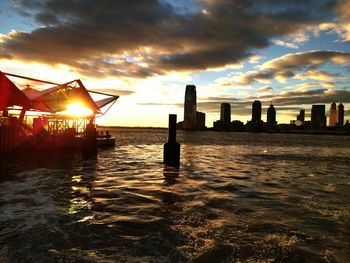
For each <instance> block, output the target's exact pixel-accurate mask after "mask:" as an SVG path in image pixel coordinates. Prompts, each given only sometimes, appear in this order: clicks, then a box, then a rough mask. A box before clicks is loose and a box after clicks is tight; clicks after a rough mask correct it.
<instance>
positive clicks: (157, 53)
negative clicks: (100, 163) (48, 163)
mask: <svg viewBox="0 0 350 263" xmlns="http://www.w3.org/2000/svg"><path fill="white" fill-rule="evenodd" d="M349 6H350V3H349V1H348V0H346V1H345V0H339V1H335V0H334V1H331V0H323V1H305V2H300V1H289V2H288V3H285V2H278V1H255V2H254V1H239V0H237V1H220V0H216V1H205V0H198V1H182V0H181V1H174V0H160V1H156V0H152V1H138V2H137V3H124V2H123V3H120V2H119V1H114V2H113V1H111V2H104V1H102V2H100V1H91V0H87V1H74V2H73V1H67V2H65V4H63V2H62V1H59V0H43V1H36V0H31V1H23V0H17V1H10V0H7V1H1V3H0V21H1V24H0V71H4V72H10V73H14V74H19V75H25V76H32V77H34V78H39V79H47V80H49V81H52V82H56V83H65V82H68V81H71V80H74V79H82V81H83V82H84V83H85V84H86V86H87V88H88V89H90V90H99V91H107V93H111V92H112V93H115V94H117V95H120V99H119V101H118V102H117V103H116V104H115V105H114V106H113V107H112V109H111V111H110V113H111V114H110V115H108V116H104V117H103V118H101V119H99V120H97V122H98V123H99V124H101V125H116V126H156V127H166V126H167V114H169V113H175V114H177V115H178V120H182V119H183V117H184V116H183V115H184V112H183V93H184V87H185V86H186V85H187V84H193V85H196V87H197V109H198V110H199V111H201V112H205V113H206V125H207V126H211V125H212V123H213V121H215V120H218V119H219V118H220V105H221V103H223V102H229V103H230V105H231V111H232V114H233V115H234V116H235V118H232V119H235V120H236V119H237V120H240V121H242V122H246V121H248V120H250V119H251V115H250V111H251V102H252V101H254V100H260V101H261V103H262V105H263V107H262V115H263V116H266V111H267V108H268V106H269V105H270V103H271V102H272V103H273V105H274V106H275V107H276V109H278V112H277V120H276V121H277V122H278V123H288V122H289V120H291V119H295V116H296V115H297V114H298V113H299V110H300V108H303V109H305V110H306V116H305V118H306V119H309V118H310V111H311V107H312V105H313V104H327V105H328V104H329V103H331V102H332V101H335V102H336V103H339V102H342V103H343V104H344V107H345V112H344V115H345V120H347V119H349V118H350V112H349V109H350V104H349V102H350V77H349V74H348V72H349V64H350V45H349V40H350V30H349V28H350V26H349V25H350V22H349V19H348V18H349V17H350V15H349V10H350V8H349ZM227 10H230V12H226V11H227ZM310 10H312V11H310ZM251 21H254V23H253V24H252V23H251ZM11 80H13V81H15V82H16V84H17V85H18V86H19V87H20V88H25V85H26V84H30V85H33V87H34V88H40V86H37V85H36V83H28V82H23V81H18V80H15V79H11ZM327 114H328V108H327ZM263 119H264V120H265V118H263Z"/></svg>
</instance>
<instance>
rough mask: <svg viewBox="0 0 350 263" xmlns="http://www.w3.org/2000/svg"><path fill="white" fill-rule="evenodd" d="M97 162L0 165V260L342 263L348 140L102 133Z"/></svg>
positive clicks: (347, 223)
mask: <svg viewBox="0 0 350 263" xmlns="http://www.w3.org/2000/svg"><path fill="white" fill-rule="evenodd" d="M113 133H114V134H115V136H116V138H117V142H118V146H117V147H116V148H112V149H106V150H103V151H100V152H99V153H98V156H97V158H96V159H89V160H82V159H80V158H79V157H76V156H45V157H39V156H37V157H35V156H32V157H31V159H30V160H26V159H23V160H18V161H17V162H14V161H12V162H11V163H10V164H9V163H2V166H1V176H0V262H188V261H193V262H257V261H259V262H349V261H350V202H349V200H350V169H349V168H350V141H349V137H340V136H309V135H281V134H275V135H273V134H248V133H215V132H192V133H182V132H180V133H179V134H178V141H179V142H180V143H181V166H180V169H179V170H178V171H176V170H171V169H168V168H166V167H164V166H163V165H162V163H161V161H162V144H163V143H164V142H165V140H166V136H167V134H166V133H167V131H166V130H127V129H119V130H115V131H113Z"/></svg>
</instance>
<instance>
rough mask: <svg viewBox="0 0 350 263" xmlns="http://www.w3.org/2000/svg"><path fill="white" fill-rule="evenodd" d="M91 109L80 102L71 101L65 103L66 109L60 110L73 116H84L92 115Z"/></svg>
mask: <svg viewBox="0 0 350 263" xmlns="http://www.w3.org/2000/svg"><path fill="white" fill-rule="evenodd" d="M93 113H94V112H93V111H92V110H91V109H89V108H87V107H85V106H84V105H83V104H82V103H80V102H73V103H70V104H68V105H67V107H66V110H65V111H62V114H64V115H70V116H73V117H84V116H91V115H93Z"/></svg>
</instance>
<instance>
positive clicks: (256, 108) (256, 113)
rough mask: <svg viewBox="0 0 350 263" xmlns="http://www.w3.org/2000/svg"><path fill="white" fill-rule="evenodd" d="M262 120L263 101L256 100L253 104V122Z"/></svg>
mask: <svg viewBox="0 0 350 263" xmlns="http://www.w3.org/2000/svg"><path fill="white" fill-rule="evenodd" d="M260 121H261V102H260V101H259V100H255V101H254V102H253V105H252V122H255V123H258V122H260Z"/></svg>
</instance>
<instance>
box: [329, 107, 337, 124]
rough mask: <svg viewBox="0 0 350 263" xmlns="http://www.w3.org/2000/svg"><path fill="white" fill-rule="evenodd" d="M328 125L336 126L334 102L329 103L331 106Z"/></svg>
mask: <svg viewBox="0 0 350 263" xmlns="http://www.w3.org/2000/svg"><path fill="white" fill-rule="evenodd" d="M328 125H329V126H336V125H337V105H336V104H335V102H333V103H332V104H331V107H330V108H329V123H328Z"/></svg>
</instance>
